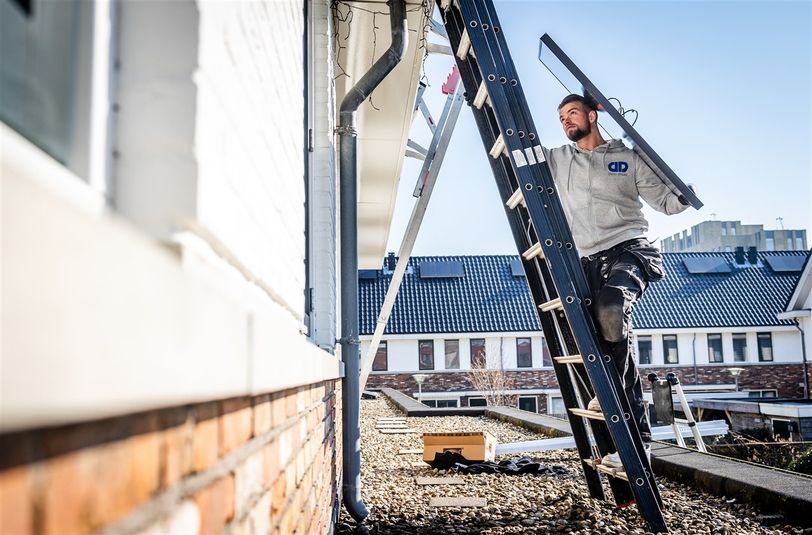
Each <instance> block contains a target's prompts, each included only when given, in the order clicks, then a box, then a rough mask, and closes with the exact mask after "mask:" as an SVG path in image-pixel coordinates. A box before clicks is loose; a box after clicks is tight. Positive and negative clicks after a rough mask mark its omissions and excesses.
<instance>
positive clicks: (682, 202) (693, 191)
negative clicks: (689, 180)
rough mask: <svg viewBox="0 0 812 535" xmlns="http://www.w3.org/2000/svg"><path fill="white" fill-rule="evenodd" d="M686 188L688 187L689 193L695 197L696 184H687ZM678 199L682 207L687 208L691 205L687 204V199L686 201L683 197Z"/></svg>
mask: <svg viewBox="0 0 812 535" xmlns="http://www.w3.org/2000/svg"><path fill="white" fill-rule="evenodd" d="M687 186H688V189H690V190H691V193H693V194H694V195H696V184H687ZM678 199H679V202H680V204H681V205H683V206H688V205H689V204H691V203H689V202H688V199H686V198H685V196H684V195H680V196H679V197H678Z"/></svg>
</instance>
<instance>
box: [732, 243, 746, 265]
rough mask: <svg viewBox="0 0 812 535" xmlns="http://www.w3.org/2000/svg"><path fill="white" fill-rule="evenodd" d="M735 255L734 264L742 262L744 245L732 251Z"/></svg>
mask: <svg viewBox="0 0 812 535" xmlns="http://www.w3.org/2000/svg"><path fill="white" fill-rule="evenodd" d="M734 256H735V257H736V264H737V265H739V266H741V265H742V264H744V247H736V252H735V253H734Z"/></svg>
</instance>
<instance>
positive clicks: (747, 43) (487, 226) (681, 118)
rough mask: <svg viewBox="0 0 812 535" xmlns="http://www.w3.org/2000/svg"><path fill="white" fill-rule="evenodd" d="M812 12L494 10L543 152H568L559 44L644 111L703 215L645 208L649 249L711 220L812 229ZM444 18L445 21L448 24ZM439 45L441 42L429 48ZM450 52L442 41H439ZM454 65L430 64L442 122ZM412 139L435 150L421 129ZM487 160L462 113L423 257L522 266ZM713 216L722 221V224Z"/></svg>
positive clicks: (753, 7)
mask: <svg viewBox="0 0 812 535" xmlns="http://www.w3.org/2000/svg"><path fill="white" fill-rule="evenodd" d="M811 6H812V2H809V1H771V2H740V1H721V2H706V1H681V2H662V1H646V2H614V1H607V2H578V1H577V0H570V1H565V2H558V1H555V2H554V1H550V2H548V1H532V2H529V1H528V2H519V1H497V2H496V7H497V10H498V13H499V17H500V20H501V23H502V26H503V29H504V31H505V35H506V37H507V39H508V44H509V45H510V50H511V53H512V55H513V59H514V62H515V64H516V67H517V69H518V71H519V76H520V79H521V82H522V85H523V87H524V90H525V94H526V95H527V97H528V100H529V104H530V107H531V110H532V112H533V118H534V121H535V124H536V127H537V128H538V129H539V131H540V134H541V140H542V143H543V144H545V145H546V146H558V145H562V144H564V143H567V142H568V140H567V139H566V138H565V137H564V135H563V133H562V132H561V127H560V126H559V124H558V118H557V113H556V105H557V103H558V102H559V101H560V99H561V98H562V97H563V96H564V95H565V92H564V91H563V89H561V88H560V86H558V85H557V83H556V82H555V80H554V79H553V78H552V77H551V76H550V74H549V73H548V71H547V70H546V69H545V68H544V66H543V65H542V64H541V63H540V62H539V61H538V59H537V53H538V40H539V37H540V36H541V35H542V34H543V33H545V32H546V33H549V34H550V35H551V36H552V37H553V38H554V39H555V40H556V42H557V43H558V44H559V46H561V48H562V49H563V50H564V51H565V52H566V53H567V54H568V55H569V56H570V57H571V58H572V59H573V60H574V61H575V62H576V63H577V64H578V65H579V66H580V67H581V69H582V70H583V71H584V72H585V73H586V74H587V76H589V77H590V78H591V80H592V81H593V82H594V83H595V84H596V85H597V86H598V88H599V89H601V90H602V92H603V93H604V94H606V95H607V96H615V97H618V98H620V100H621V101H622V103H623V105H624V106H625V107H627V108H635V109H637V110H638V111H639V112H640V118H639V120H638V121H637V123H636V125H635V128H637V130H638V131H639V132H640V133H641V134H642V135H643V136H644V137H645V138H646V139H647V141H648V142H649V143H650V144H651V145H652V146H653V148H654V149H655V150H656V151H657V152H658V153H659V154H660V155H661V156H662V157H663V158H664V159H665V161H666V162H667V163H668V164H669V165H670V166H671V167H672V168H673V169H674V170H675V171H676V172H677V174H678V175H679V176H680V177H681V178H682V179H683V180H684V181H685V182H688V183H694V184H696V185H697V187H698V190H699V196H700V198H701V199H702V200H703V201H704V203H705V207H704V208H702V209H701V210H700V211H696V210H694V209H693V208H689V210H688V211H686V212H683V213H682V214H679V215H676V216H670V217H668V216H663V215H661V214H659V213H656V212H654V211H653V210H650V209H648V208H647V209H646V216H647V217H648V219H649V222H650V230H649V238H651V239H655V238H663V237H667V236H669V235H671V234H674V233H676V232H678V231H681V230H683V229H686V228H690V226H691V225H694V224H696V223H698V222H700V221H704V220H708V219H714V218H715V219H720V220H741V221H742V222H744V223H754V224H759V223H760V224H763V225H765V227H766V228H768V229H769V228H778V222H777V221H776V218H777V217H779V216H780V217H783V224H784V227H785V228H800V229H806V231H807V241H810V235H809V232H810V227H812V222H811V221H810V218H811V217H812V216H810V209H811V207H812V186H811V183H812V133H811V132H810V131H811V130H812V111H810V105H811V104H812V88H811V85H812V84H811V82H810V73H811V72H812V53H811V50H812V36H811V35H810V33H811V32H810V28H812V8H811ZM437 16H438V15H437V14H435V18H437ZM432 40H433V41H437V39H436V38H432ZM438 42H439V41H438ZM451 67H452V59H451V58H450V57H449V56H442V55H437V54H434V55H431V56H430V57H429V59H428V61H427V68H426V74H427V77H428V79H429V82H430V84H431V87H430V88H429V89H428V90H427V93H428V96H427V97H426V99H427V101H428V103H429V106H430V107H431V109H432V111H433V112H434V113H435V114H436V115H437V116H439V114H440V111H441V110H442V105H443V103H444V102H445V96H444V95H442V94H441V93H440V85H441V84H442V83H443V81H444V80H445V76H446V74H447V73H448V72H449V71H450V69H451ZM412 137H413V138H414V139H416V140H418V141H420V142H421V143H422V144H423V145H424V146H428V142H429V139H430V133H429V132H428V129H427V128H426V127H425V125H424V124H422V123H418V121H415V124H414V125H413V127H412ZM486 158H487V156H486V152H485V150H484V149H483V147H482V142H481V140H480V139H479V134H478V133H477V131H476V127H475V125H474V121H473V117H472V114H471V112H470V109H468V108H467V106H463V110H462V113H461V115H460V119H459V121H458V123H457V127H456V130H455V132H454V135H453V138H452V141H451V145H450V147H449V150H448V153H447V155H446V159H445V162H444V164H443V167H442V171H441V173H440V176H439V178H438V183H437V186H436V188H435V190H434V194H433V196H432V199H431V202H430V204H429V208H428V211H427V214H426V217H425V220H424V223H423V226H422V228H421V231H420V234H419V237H418V239H417V243H416V245H415V250H414V254H416V255H446V254H515V253H516V250H515V246H514V244H513V241H512V238H511V236H510V232H509V230H508V226H507V221H506V218H505V215H504V212H503V209H502V206H501V202H500V200H499V196H498V193H497V191H496V187H495V185H494V180H493V177H492V175H491V173H490V167H489V166H488V163H487V159H486ZM419 170H420V162H418V161H416V160H413V159H410V158H407V160H406V163H405V164H404V168H403V174H402V175H401V184H400V191H399V194H398V201H397V207H396V210H395V216H394V219H393V226H392V231H391V234H390V239H389V246H388V250H390V251H397V250H398V248H399V247H400V242H401V239H402V236H403V232H404V230H405V228H406V223H407V221H408V218H409V214H410V213H411V208H412V206H413V203H414V198H413V197H412V196H411V191H412V189H413V187H414V184H415V181H416V177H417V174H418V172H419ZM712 214H715V216H714V215H712Z"/></svg>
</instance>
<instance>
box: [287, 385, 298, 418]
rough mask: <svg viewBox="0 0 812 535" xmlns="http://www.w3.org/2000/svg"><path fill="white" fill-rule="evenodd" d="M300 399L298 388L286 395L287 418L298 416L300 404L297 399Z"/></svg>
mask: <svg viewBox="0 0 812 535" xmlns="http://www.w3.org/2000/svg"><path fill="white" fill-rule="evenodd" d="M298 399H299V397H298V392H297V391H296V390H290V391H288V394H287V396H285V417H286V418H293V417H294V416H296V414H298V412H299V410H298V406H297V400H298Z"/></svg>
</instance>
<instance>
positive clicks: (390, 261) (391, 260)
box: [386, 253, 398, 271]
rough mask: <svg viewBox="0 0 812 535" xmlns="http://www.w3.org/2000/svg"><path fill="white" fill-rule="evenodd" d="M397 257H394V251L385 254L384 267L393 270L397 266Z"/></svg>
mask: <svg viewBox="0 0 812 535" xmlns="http://www.w3.org/2000/svg"><path fill="white" fill-rule="evenodd" d="M397 264H398V262H397V258H395V253H389V254H388V255H387V256H386V269H388V270H389V271H395V267H396V266H397Z"/></svg>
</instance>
